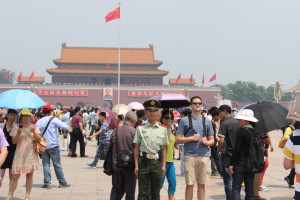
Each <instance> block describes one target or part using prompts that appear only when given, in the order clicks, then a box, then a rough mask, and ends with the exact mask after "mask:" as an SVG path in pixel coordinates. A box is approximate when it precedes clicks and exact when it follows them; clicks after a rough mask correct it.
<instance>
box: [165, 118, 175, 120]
mask: <svg viewBox="0 0 300 200" xmlns="http://www.w3.org/2000/svg"><path fill="white" fill-rule="evenodd" d="M164 119H165V120H169V119H171V120H173V119H174V117H164Z"/></svg>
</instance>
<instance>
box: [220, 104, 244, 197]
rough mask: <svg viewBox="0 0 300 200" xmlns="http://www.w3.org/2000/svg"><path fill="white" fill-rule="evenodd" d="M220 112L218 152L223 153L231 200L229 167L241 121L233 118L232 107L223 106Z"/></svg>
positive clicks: (226, 183) (227, 188) (225, 186)
mask: <svg viewBox="0 0 300 200" xmlns="http://www.w3.org/2000/svg"><path fill="white" fill-rule="evenodd" d="M219 110H220V119H221V124H220V129H219V133H218V136H219V137H220V141H219V145H218V152H221V165H222V173H223V182H224V188H225V194H226V200H231V195H232V175H231V173H230V172H229V165H230V160H231V156H232V151H233V149H234V144H235V137H236V133H237V131H238V129H239V128H240V124H239V121H238V120H236V119H234V118H233V117H232V116H231V107H230V106H228V105H222V106H220V107H219Z"/></svg>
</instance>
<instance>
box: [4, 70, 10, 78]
mask: <svg viewBox="0 0 300 200" xmlns="http://www.w3.org/2000/svg"><path fill="white" fill-rule="evenodd" d="M9 75H10V71H9V70H8V71H6V72H5V74H4V75H3V79H6V78H7V77H9Z"/></svg>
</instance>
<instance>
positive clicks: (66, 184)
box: [58, 183, 71, 188]
mask: <svg viewBox="0 0 300 200" xmlns="http://www.w3.org/2000/svg"><path fill="white" fill-rule="evenodd" d="M70 186H71V185H70V184H68V183H65V184H61V183H60V184H59V185H58V187H59V188H66V187H70Z"/></svg>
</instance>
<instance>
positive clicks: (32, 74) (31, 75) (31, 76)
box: [29, 70, 34, 80]
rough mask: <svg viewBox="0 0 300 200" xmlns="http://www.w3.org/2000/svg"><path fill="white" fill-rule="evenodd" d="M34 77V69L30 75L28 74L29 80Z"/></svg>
mask: <svg viewBox="0 0 300 200" xmlns="http://www.w3.org/2000/svg"><path fill="white" fill-rule="evenodd" d="M33 77H34V70H33V71H32V72H31V74H30V76H29V80H31V79H32V78H33Z"/></svg>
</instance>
